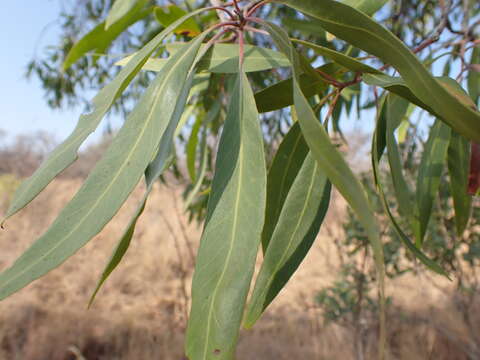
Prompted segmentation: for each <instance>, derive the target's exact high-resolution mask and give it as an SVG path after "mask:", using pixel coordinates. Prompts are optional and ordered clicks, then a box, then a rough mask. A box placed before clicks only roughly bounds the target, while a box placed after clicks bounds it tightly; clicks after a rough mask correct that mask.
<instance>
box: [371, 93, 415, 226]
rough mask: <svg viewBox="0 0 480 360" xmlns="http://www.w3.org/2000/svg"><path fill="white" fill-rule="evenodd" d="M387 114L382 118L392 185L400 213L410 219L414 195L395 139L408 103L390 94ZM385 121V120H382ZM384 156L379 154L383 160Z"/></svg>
mask: <svg viewBox="0 0 480 360" xmlns="http://www.w3.org/2000/svg"><path fill="white" fill-rule="evenodd" d="M385 101H386V103H385V110H384V111H385V113H384V114H381V116H384V117H385V120H386V135H385V138H386V146H387V155H388V163H389V166H390V171H391V174H392V183H393V189H394V192H395V196H396V198H397V201H398V211H399V212H400V214H402V215H403V216H404V218H405V219H407V220H408V219H410V218H411V217H412V214H413V209H414V205H413V194H412V192H411V190H410V188H409V186H408V184H407V182H406V180H405V177H404V176H403V172H402V168H403V166H402V162H401V158H400V153H399V150H398V145H397V140H396V139H395V130H396V129H397V127H398V126H399V125H400V123H401V122H402V120H403V117H404V116H405V114H406V113H407V110H408V106H409V104H408V102H407V101H405V100H404V99H402V98H400V97H399V96H395V95H393V94H389V95H388V96H387V98H386V100H385ZM381 120H383V119H381ZM379 135H380V134H379ZM381 155H382V154H379V158H381Z"/></svg>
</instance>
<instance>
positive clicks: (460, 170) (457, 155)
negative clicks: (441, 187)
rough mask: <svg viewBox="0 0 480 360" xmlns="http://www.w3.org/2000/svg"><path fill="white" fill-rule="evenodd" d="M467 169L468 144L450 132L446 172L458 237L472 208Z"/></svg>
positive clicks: (468, 157) (468, 160)
mask: <svg viewBox="0 0 480 360" xmlns="http://www.w3.org/2000/svg"><path fill="white" fill-rule="evenodd" d="M469 168H470V143H469V141H468V140H466V139H465V138H464V137H463V136H461V135H459V134H457V133H456V132H454V131H452V134H451V138H450V144H449V146H448V172H449V174H450V192H451V193H452V197H453V206H454V208H455V226H456V228H457V234H458V235H459V236H461V235H462V234H463V232H464V231H465V228H466V227H467V223H468V219H469V218H470V211H471V206H472V197H471V196H470V195H469V194H468V192H467V189H468V175H469Z"/></svg>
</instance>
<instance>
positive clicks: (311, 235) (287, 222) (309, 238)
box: [244, 154, 331, 328]
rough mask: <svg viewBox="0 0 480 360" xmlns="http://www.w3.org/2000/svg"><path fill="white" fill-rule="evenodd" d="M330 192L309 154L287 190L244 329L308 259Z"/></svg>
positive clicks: (326, 181) (326, 182)
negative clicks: (305, 259) (306, 258)
mask: <svg viewBox="0 0 480 360" xmlns="http://www.w3.org/2000/svg"><path fill="white" fill-rule="evenodd" d="M330 188H331V186H330V183H329V181H328V180H327V177H326V176H325V175H324V174H323V173H322V172H321V171H320V167H319V165H318V163H317V162H316V161H315V159H314V158H313V157H312V156H311V154H309V155H308V156H307V157H306V159H305V161H304V162H303V165H302V168H301V170H300V171H299V172H298V175H297V177H296V178H295V181H294V183H293V184H292V186H291V187H290V191H289V192H288V196H287V198H286V199H285V202H284V204H283V208H282V209H281V214H280V216H279V217H278V221H277V223H276V227H275V230H274V232H273V234H272V237H271V239H270V241H269V246H268V248H267V251H266V252H265V256H264V259H263V263H262V267H261V268H260V272H259V274H258V277H257V280H256V282H255V288H254V290H253V294H252V296H251V300H250V304H249V306H248V310H247V313H246V317H245V320H244V325H245V327H247V328H250V327H252V326H253V324H254V323H255V322H256V321H257V319H258V318H259V317H260V316H261V314H262V313H263V312H264V310H265V309H266V307H267V306H268V305H269V304H270V303H271V302H272V301H273V299H274V298H275V297H276V296H277V295H278V293H279V292H280V290H281V289H282V288H283V287H284V286H285V284H286V283H287V282H288V280H289V279H290V277H291V276H292V275H293V273H294V272H295V271H296V270H297V268H298V266H299V265H300V263H301V262H302V261H303V259H304V258H305V256H306V255H307V252H308V250H310V248H311V246H312V244H313V241H314V240H315V238H316V236H317V234H318V231H319V230H320V225H321V223H322V221H323V218H324V216H325V214H326V212H327V209H328V205H329V200H330ZM268 215H269V214H268V213H267V217H268Z"/></svg>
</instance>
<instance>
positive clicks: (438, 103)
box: [275, 0, 480, 142]
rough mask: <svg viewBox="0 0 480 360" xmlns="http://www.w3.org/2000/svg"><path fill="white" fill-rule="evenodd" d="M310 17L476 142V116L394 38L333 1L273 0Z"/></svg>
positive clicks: (479, 136) (479, 122)
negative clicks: (373, 59) (380, 64)
mask: <svg viewBox="0 0 480 360" xmlns="http://www.w3.org/2000/svg"><path fill="white" fill-rule="evenodd" d="M275 1H276V2H280V3H282V4H286V5H288V6H290V7H292V8H294V9H297V10H299V11H301V12H303V13H304V14H306V15H309V16H312V17H314V18H315V19H317V20H318V21H319V23H321V25H322V27H323V29H324V30H327V31H328V32H330V33H332V34H334V35H335V36H337V37H339V38H340V39H343V40H345V41H347V42H349V43H350V44H351V45H353V46H356V47H358V48H360V49H362V50H364V51H366V52H368V53H370V54H372V55H375V56H377V57H378V58H380V59H382V60H383V61H384V62H385V63H386V64H390V65H392V66H393V67H394V68H395V69H396V70H397V71H398V72H399V73H400V75H401V76H402V78H403V79H404V80H405V83H406V84H407V86H408V87H409V89H410V90H411V91H412V93H413V94H414V95H415V96H416V97H417V98H418V99H420V101H422V102H423V103H424V104H426V105H427V106H428V107H430V108H431V109H433V111H435V113H438V114H439V117H440V119H441V120H442V121H445V122H446V123H447V124H448V125H449V126H451V127H452V128H453V129H454V130H456V131H457V132H458V133H459V134H461V135H463V136H465V137H466V138H467V139H470V140H474V141H477V142H480V113H478V112H476V111H474V110H473V109H472V108H471V107H469V106H466V105H465V104H464V103H463V102H462V101H461V100H460V99H458V98H457V97H456V96H454V95H452V94H451V93H450V92H449V91H448V90H447V89H446V88H444V87H443V86H442V85H441V84H440V83H439V82H438V81H437V80H436V79H435V78H434V77H433V76H432V75H431V74H430V73H429V71H428V70H427V69H426V68H425V66H424V65H423V64H422V63H421V62H420V61H419V60H418V58H417V57H416V56H415V54H414V53H413V52H411V51H410V50H409V49H408V47H407V46H406V45H405V44H404V43H403V42H402V41H400V40H399V39H398V38H397V37H396V36H395V35H394V34H392V33H391V32H390V31H388V30H387V29H386V28H384V27H383V26H381V25H380V24H378V23H376V22H375V21H374V20H372V19H371V18H370V17H369V16H367V15H365V14H364V13H362V12H360V11H358V10H355V9H354V8H352V7H350V6H348V5H345V4H342V3H340V2H338V1H334V0H321V1H319V0H302V1H298V0H275Z"/></svg>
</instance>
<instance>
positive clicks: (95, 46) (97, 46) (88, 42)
mask: <svg viewBox="0 0 480 360" xmlns="http://www.w3.org/2000/svg"><path fill="white" fill-rule="evenodd" d="M146 3H147V1H146V0H140V1H138V2H137V4H136V5H134V6H133V8H132V9H130V11H128V12H127V13H126V14H125V15H124V16H122V17H121V18H120V19H118V21H116V22H115V23H114V24H112V25H111V26H109V27H108V29H107V28H106V26H105V22H102V23H100V24H98V25H97V26H96V27H95V28H94V29H93V30H92V31H90V32H89V33H88V34H87V35H85V36H84V37H83V38H81V39H80V40H79V41H78V42H77V43H75V44H74V45H73V47H72V48H71V49H70V51H69V52H68V54H67V57H66V58H65V61H64V62H63V69H64V70H66V69H68V68H69V67H70V66H72V65H73V64H75V63H76V62H77V61H78V60H79V59H80V58H81V57H83V56H85V55H86V54H87V53H88V52H90V51H94V52H95V53H96V55H97V56H98V54H103V53H105V51H106V50H107V49H108V47H109V46H110V45H111V44H112V42H113V41H114V40H115V39H116V38H117V37H118V36H119V35H120V34H121V33H123V32H124V31H125V30H126V29H128V28H129V27H130V26H131V25H133V24H135V23H136V22H137V21H139V20H141V19H143V18H144V17H146V16H147V15H149V14H150V13H151V12H152V9H151V8H150V9H143V7H144V6H145V4H146ZM142 9H143V10H142Z"/></svg>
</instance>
